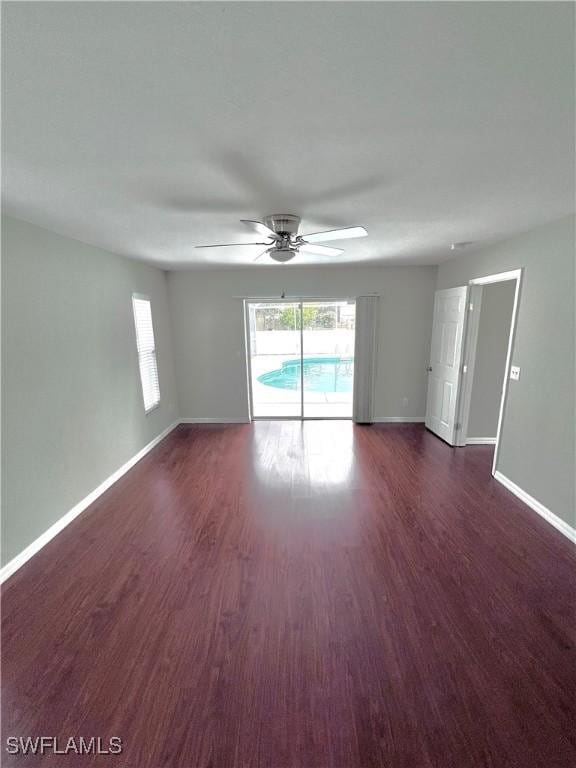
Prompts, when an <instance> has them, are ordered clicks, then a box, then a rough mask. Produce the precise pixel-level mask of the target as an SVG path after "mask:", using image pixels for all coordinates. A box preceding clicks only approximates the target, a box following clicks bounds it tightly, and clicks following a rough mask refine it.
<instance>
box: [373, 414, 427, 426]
mask: <svg viewBox="0 0 576 768" xmlns="http://www.w3.org/2000/svg"><path fill="white" fill-rule="evenodd" d="M424 421H426V417H425V416H374V418H373V419H372V422H373V423H374V424H420V423H422V422H424Z"/></svg>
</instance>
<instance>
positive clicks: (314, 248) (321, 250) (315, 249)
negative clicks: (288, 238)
mask: <svg viewBox="0 0 576 768" xmlns="http://www.w3.org/2000/svg"><path fill="white" fill-rule="evenodd" d="M298 250H299V251H300V252H301V253H316V254H317V255H318V256H339V255H340V254H341V253H344V250H343V249H342V248H328V247H327V246H326V245H308V243H302V245H301V246H300V247H299V248H298Z"/></svg>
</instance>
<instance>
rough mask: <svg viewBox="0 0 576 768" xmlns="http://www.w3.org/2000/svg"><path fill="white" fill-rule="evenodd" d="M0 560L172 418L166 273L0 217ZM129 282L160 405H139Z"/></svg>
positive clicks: (173, 396)
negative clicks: (146, 307)
mask: <svg viewBox="0 0 576 768" xmlns="http://www.w3.org/2000/svg"><path fill="white" fill-rule="evenodd" d="M2 256H3V265H2V269H3V275H2V277H3V281H2V363H3V366H2V367H3V391H2V395H3V398H2V422H3V431H2V477H3V485H2V562H3V563H6V562H7V561H9V560H11V559H12V558H13V557H14V556H15V555H17V554H18V553H19V552H21V551H22V550H23V549H24V548H25V547H26V546H27V545H28V544H30V543H31V542H32V541H33V540H34V539H36V538H37V537H38V536H39V535H40V534H42V533H43V532H44V531H46V530H47V529H48V528H49V527H50V526H51V525H52V524H53V523H55V522H56V521H57V520H58V519H59V518H61V517H62V515H64V514H65V513H66V512H67V511H68V510H69V509H71V508H72V507H73V506H74V505H75V504H76V503H78V502H79V501H80V500H81V499H82V498H84V496H86V495H87V494H88V493H90V492H91V491H93V490H94V489H95V488H96V487H97V486H98V485H99V484H100V483H101V482H102V481H103V480H105V479H106V478H107V477H108V476H109V475H110V474H112V473H113V472H114V471H116V470H117V469H118V468H119V467H120V466H121V465H122V464H124V463H125V462H126V461H127V460H128V459H130V458H131V457H132V456H133V455H134V454H135V453H137V452H138V451H139V450H140V449H141V448H142V447H144V446H145V445H146V444H147V443H148V442H150V441H151V440H152V439H153V438H154V437H156V435H158V434H159V433H160V432H162V430H164V429H165V428H166V427H167V426H168V425H170V424H171V423H172V422H173V421H175V420H176V418H177V404H176V394H175V386H174V375H173V360H172V350H171V336H170V325H169V314H168V307H167V288H166V275H165V273H164V272H162V271H160V270H158V269H154V268H153V267H149V266H145V265H143V264H139V263H137V262H135V261H131V260H129V259H124V258H120V257H117V256H113V255H111V254H109V253H107V252H105V251H102V250H99V249H98V248H93V247H92V246H89V245H85V244H83V243H80V242H78V241H75V240H69V239H67V238H64V237H60V236H58V235H56V234H53V233H51V232H48V231H47V230H44V229H40V228H38V227H35V226H32V225H30V224H26V223H24V222H22V221H17V220H15V219H11V218H7V217H3V220H2ZM132 292H140V293H146V294H148V295H150V297H151V300H152V313H153V321H154V331H155V336H156V344H157V347H158V363H159V378H160V389H161V404H160V407H159V408H157V409H156V410H154V411H152V412H151V413H150V414H149V415H145V414H144V407H143V403H142V393H141V388H140V379H139V372H138V360H137V353H136V339H135V332H134V321H133V317H132V304H131V302H132V299H131V296H132Z"/></svg>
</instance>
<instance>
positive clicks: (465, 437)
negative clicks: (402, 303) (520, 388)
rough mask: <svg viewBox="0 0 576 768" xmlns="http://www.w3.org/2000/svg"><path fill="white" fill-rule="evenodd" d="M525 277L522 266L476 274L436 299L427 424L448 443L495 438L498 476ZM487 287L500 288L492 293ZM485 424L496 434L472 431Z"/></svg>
mask: <svg viewBox="0 0 576 768" xmlns="http://www.w3.org/2000/svg"><path fill="white" fill-rule="evenodd" d="M521 279H522V270H521V269H515V270H512V271H510V272H501V273H498V274H495V275H488V276H486V277H480V278H475V279H473V280H470V282H469V283H468V285H464V286H458V287H455V288H449V289H444V290H439V291H436V296H435V302H434V318H433V324H432V343H431V352H430V364H429V365H428V367H427V371H428V398H427V404H426V426H427V428H428V429H429V430H430V431H432V432H434V433H435V434H436V435H438V436H439V437H441V438H442V439H443V440H445V441H446V442H447V443H449V445H453V446H463V445H467V444H469V443H473V442H476V443H479V442H485V443H489V444H492V443H493V444H494V445H495V449H494V455H493V461H492V474H493V475H494V474H495V472H496V467H497V462H498V453H499V447H500V436H501V431H502V423H503V419H504V412H505V408H506V401H507V396H508V386H509V383H510V379H512V380H518V379H519V377H520V368H519V367H518V366H513V365H512V362H513V361H512V350H513V344H514V334H515V329H516V317H517V313H518V305H519V300H520V284H521ZM488 286H495V287H496V290H495V291H494V292H492V290H491V291H490V294H488ZM498 286H504V287H502V288H498ZM484 291H486V294H485V295H486V301H487V307H485V311H484V312H482V299H483V292H484ZM496 325H497V327H496ZM477 365H478V367H479V368H480V369H481V370H478V371H476V368H477ZM475 373H476V375H475ZM473 396H474V402H473ZM480 429H481V430H482V431H484V432H490V433H491V434H483V435H477V436H476V435H474V434H472V432H476V431H478V430H480ZM469 430H471V431H470V432H469ZM494 431H495V434H492V433H493V432H494ZM475 437H476V438H477V439H474V438H475Z"/></svg>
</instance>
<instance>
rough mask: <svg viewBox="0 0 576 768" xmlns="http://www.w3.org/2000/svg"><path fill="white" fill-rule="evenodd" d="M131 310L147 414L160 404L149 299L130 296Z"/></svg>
mask: <svg viewBox="0 0 576 768" xmlns="http://www.w3.org/2000/svg"><path fill="white" fill-rule="evenodd" d="M132 308H133V310H134V324H135V325H136V345H137V347H138V363H139V365H140V379H141V381H142V395H143V397H144V410H145V411H146V413H149V411H151V410H152V409H153V408H156V406H157V405H159V403H160V385H159V383H158V365H157V363H156V345H155V344H154V329H153V327H152V307H151V305H150V299H149V298H148V297H147V296H141V295H140V294H137V293H135V294H133V296H132Z"/></svg>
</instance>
